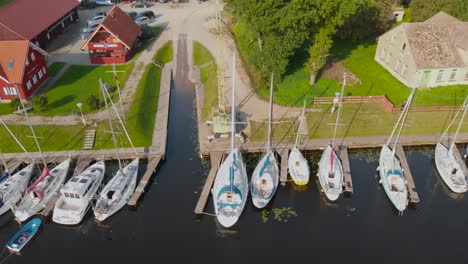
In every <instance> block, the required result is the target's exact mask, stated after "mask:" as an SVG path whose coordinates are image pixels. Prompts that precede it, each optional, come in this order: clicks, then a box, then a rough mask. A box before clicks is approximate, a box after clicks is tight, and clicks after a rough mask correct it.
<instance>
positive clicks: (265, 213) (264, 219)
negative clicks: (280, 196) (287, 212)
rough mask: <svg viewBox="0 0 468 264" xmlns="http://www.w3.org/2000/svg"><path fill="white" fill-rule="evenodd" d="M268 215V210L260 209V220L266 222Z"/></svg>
mask: <svg viewBox="0 0 468 264" xmlns="http://www.w3.org/2000/svg"><path fill="white" fill-rule="evenodd" d="M269 216H270V212H269V211H268V210H263V211H262V222H263V223H266V222H268V217H269Z"/></svg>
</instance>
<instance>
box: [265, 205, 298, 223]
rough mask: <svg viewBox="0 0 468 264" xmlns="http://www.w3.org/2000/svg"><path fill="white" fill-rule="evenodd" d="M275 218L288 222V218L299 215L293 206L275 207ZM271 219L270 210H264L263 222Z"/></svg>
mask: <svg viewBox="0 0 468 264" xmlns="http://www.w3.org/2000/svg"><path fill="white" fill-rule="evenodd" d="M272 211H273V219H275V220H276V221H278V222H288V219H290V218H292V217H297V213H296V212H295V211H294V210H293V209H292V208H291V207H283V208H273V210H272ZM269 219H270V211H268V210H263V211H262V222H263V223H266V222H268V220H269Z"/></svg>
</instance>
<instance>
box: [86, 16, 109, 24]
mask: <svg viewBox="0 0 468 264" xmlns="http://www.w3.org/2000/svg"><path fill="white" fill-rule="evenodd" d="M104 18H106V16H103V15H99V16H93V17H92V18H90V19H88V26H91V25H94V24H96V23H101V22H102V21H103V20H104Z"/></svg>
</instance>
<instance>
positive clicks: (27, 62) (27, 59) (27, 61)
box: [24, 56, 29, 66]
mask: <svg viewBox="0 0 468 264" xmlns="http://www.w3.org/2000/svg"><path fill="white" fill-rule="evenodd" d="M24 64H26V66H28V65H29V58H28V57H27V56H26V61H25V62H24Z"/></svg>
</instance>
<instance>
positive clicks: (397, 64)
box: [395, 60, 401, 72]
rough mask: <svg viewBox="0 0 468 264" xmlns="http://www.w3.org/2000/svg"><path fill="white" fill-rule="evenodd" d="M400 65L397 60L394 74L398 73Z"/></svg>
mask: <svg viewBox="0 0 468 264" xmlns="http://www.w3.org/2000/svg"><path fill="white" fill-rule="evenodd" d="M400 65H401V62H400V60H397V61H396V62H395V71H396V72H398V71H399V70H400Z"/></svg>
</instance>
